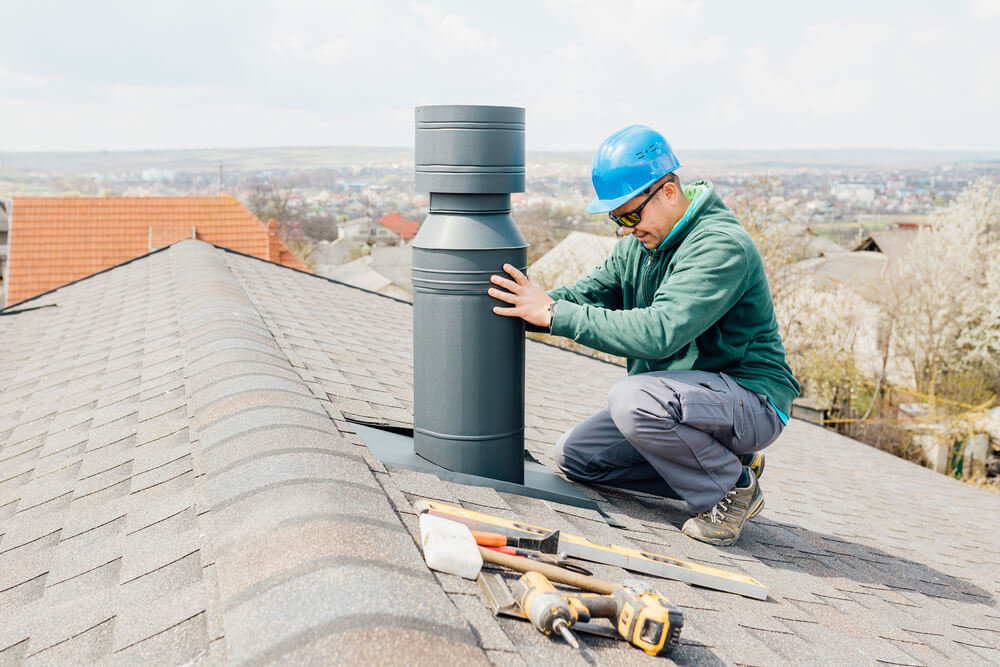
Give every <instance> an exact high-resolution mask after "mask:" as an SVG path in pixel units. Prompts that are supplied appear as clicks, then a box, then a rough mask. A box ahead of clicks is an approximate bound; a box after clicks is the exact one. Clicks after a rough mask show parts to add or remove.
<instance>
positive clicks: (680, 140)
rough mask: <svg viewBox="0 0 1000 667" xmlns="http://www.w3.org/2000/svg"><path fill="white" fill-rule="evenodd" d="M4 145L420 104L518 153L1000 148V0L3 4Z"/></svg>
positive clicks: (358, 131)
mask: <svg viewBox="0 0 1000 667" xmlns="http://www.w3.org/2000/svg"><path fill="white" fill-rule="evenodd" d="M0 15H2V16H3V22H2V26H0V152H7V151H56V150H73V151H78V150H142V149H180V148H210V147H256V146H335V145H352V146H359V145H363V146H409V145H412V144H413V117H414V111H413V110H414V107H416V106H420V105H426V104H497V105H505V106H522V107H525V108H526V109H527V148H528V150H529V151H531V150H593V149H594V148H596V146H597V145H598V144H599V143H600V142H601V141H602V140H603V139H604V137H606V136H608V135H610V134H611V133H613V132H615V131H616V130H618V129H620V128H622V127H624V126H626V125H631V124H633V123H642V124H646V125H650V126H652V127H654V128H656V129H658V130H659V131H661V132H662V133H663V134H664V135H666V136H667V139H668V140H669V141H670V142H671V143H672V144H673V145H674V148H675V150H678V149H684V148H688V149H699V150H700V149H739V150H766V149H782V150H785V149H830V148H833V149H838V148H839V149H843V148H893V149H919V150H952V149H955V150H976V149H983V150H997V149H1000V123H998V119H1000V46H997V44H998V42H1000V40H998V39H997V35H998V34H1000V0H958V2H955V3H946V2H941V1H940V0H935V1H933V2H924V1H922V0H921V1H912V2H911V1H907V2H902V1H896V2H884V1H880V0H867V1H855V0H841V1H839V2H801V0H800V1H798V2H779V1H777V0H774V1H771V0H758V1H757V2H752V3H751V2H745V1H743V2H739V1H730V0H714V1H711V2H709V1H708V0H705V1H701V0H634V1H613V0H533V1H531V0H525V1H521V0H505V1H503V2H498V1H496V0H494V1H493V2H479V1H477V0H464V1H450V0H448V1H445V0H358V1H355V0H322V1H321V0H316V1H314V0H280V1H279V0H273V1H267V0H240V1H239V2H232V1H229V0H197V1H189V0H170V1H169V2H164V1H162V0H159V1H157V2H149V1H145V0H123V1H120V2H119V1H101V0H90V1H88V2H75V1H73V0H62V1H53V0H33V1H32V2H23V1H21V0H0Z"/></svg>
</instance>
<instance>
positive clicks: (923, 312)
mask: <svg viewBox="0 0 1000 667" xmlns="http://www.w3.org/2000/svg"><path fill="white" fill-rule="evenodd" d="M998 257H1000V189H998V187H997V185H996V184H995V183H994V182H992V181H991V180H990V179H986V178H984V179H980V180H978V181H976V182H975V183H971V184H970V185H969V186H968V187H967V188H966V189H965V190H964V191H962V193H961V194H960V195H959V196H958V197H957V198H956V200H955V201H954V202H953V203H952V204H951V205H950V206H948V207H947V208H946V209H942V210H940V211H938V212H936V213H935V214H934V215H932V216H931V225H930V226H929V227H927V228H924V229H921V230H920V232H919V233H918V235H917V238H916V240H915V241H914V242H913V243H912V244H911V245H910V247H909V249H908V252H907V253H906V255H905V256H904V257H903V258H902V259H901V261H900V262H899V263H898V265H897V266H895V267H893V269H892V273H891V276H890V280H889V284H888V285H887V287H886V289H885V291H884V292H883V294H882V297H881V301H882V306H883V307H884V309H885V312H886V316H887V320H888V321H889V322H890V325H891V332H892V333H891V335H892V339H893V347H894V349H895V350H896V354H898V355H900V356H902V358H904V359H905V360H906V361H907V363H908V364H909V365H910V366H911V368H912V370H913V377H914V381H915V384H916V389H917V391H920V392H922V393H924V394H927V395H929V396H931V397H932V401H933V397H934V396H935V395H936V394H937V391H938V383H939V380H940V377H941V375H942V373H943V372H946V371H948V370H968V369H976V368H984V369H986V370H987V371H992V372H993V373H994V374H1000V367H998V361H997V359H998V355H1000V266H998Z"/></svg>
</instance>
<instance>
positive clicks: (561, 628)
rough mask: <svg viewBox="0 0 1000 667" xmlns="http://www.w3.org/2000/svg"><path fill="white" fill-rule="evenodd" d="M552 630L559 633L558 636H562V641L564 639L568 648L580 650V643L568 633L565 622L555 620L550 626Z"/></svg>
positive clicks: (558, 619)
mask: <svg viewBox="0 0 1000 667" xmlns="http://www.w3.org/2000/svg"><path fill="white" fill-rule="evenodd" d="M552 629H553V630H556V631H557V632H559V634H561V635H562V637H563V639H565V640H566V642H567V643H568V644H569V645H570V646H572V647H573V648H580V642H578V641H577V640H576V637H574V636H573V633H572V632H570V631H569V626H568V625H567V624H566V621H565V620H563V619H561V618H557V619H556V620H555V622H554V623H553V624H552Z"/></svg>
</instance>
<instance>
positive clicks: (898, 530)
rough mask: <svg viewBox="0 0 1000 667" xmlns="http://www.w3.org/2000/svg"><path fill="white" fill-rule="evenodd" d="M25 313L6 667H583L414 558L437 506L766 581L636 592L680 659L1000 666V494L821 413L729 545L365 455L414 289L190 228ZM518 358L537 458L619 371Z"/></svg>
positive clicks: (406, 375) (9, 437)
mask: <svg viewBox="0 0 1000 667" xmlns="http://www.w3.org/2000/svg"><path fill="white" fill-rule="evenodd" d="M38 305H45V306H50V307H45V308H41V309H38V310H32V311H24V312H20V313H19V314H11V315H9V316H3V317H0V335H2V336H3V338H4V340H5V343H6V344H5V347H4V349H3V351H2V352H0V355H2V356H0V382H2V383H3V386H4V387H5V391H4V393H3V395H2V397H0V471H3V474H0V660H3V661H8V660H9V661H12V662H15V663H20V662H34V661H37V660H45V661H67V660H71V659H72V660H89V661H113V662H123V663H124V662H127V663H135V662H140V661H141V662H147V661H152V662H165V663H171V664H178V663H185V662H189V661H192V660H195V659H202V660H205V661H207V662H211V663H225V662H254V663H261V662H270V661H278V660H281V661H283V662H289V661H293V662H294V661H298V662H321V661H322V662H342V663H355V662H361V661H366V662H371V663H376V662H377V663H386V662H407V663H412V664H465V663H471V664H477V663H482V664H485V663H486V662H492V663H505V664H506V663H517V664H522V663H528V664H534V663H536V662H539V661H542V660H545V661H548V662H552V663H553V664H583V662H584V661H583V659H582V658H581V657H580V655H579V654H578V653H575V652H573V651H571V650H570V649H569V648H568V647H566V646H565V645H563V644H560V643H558V642H554V641H552V640H551V639H549V638H546V637H543V636H541V635H539V634H538V633H537V632H536V631H535V630H534V629H532V628H531V627H530V625H527V624H524V623H521V622H518V621H514V620H510V619H499V620H498V619H495V618H493V617H492V616H491V615H490V614H489V613H488V612H487V610H486V608H485V606H484V604H483V602H482V599H481V597H480V596H479V593H478V589H477V587H476V586H475V584H474V583H472V582H468V581H465V580H461V579H458V578H456V577H450V576H447V575H441V574H436V573H432V572H430V571H429V570H427V569H426V567H424V564H423V561H422V558H421V556H420V552H419V549H418V547H417V543H418V541H419V529H418V527H417V518H416V515H415V514H414V510H413V506H412V502H413V501H414V500H415V499H416V498H418V497H431V498H434V499H438V500H443V501H447V502H452V503H456V504H460V505H463V506H465V507H468V508H470V509H476V510H479V511H485V512H490V513H493V514H497V515H501V516H506V517H508V518H512V519H519V520H523V521H526V522H528V523H532V524H536V525H543V526H548V527H551V528H557V529H561V530H564V531H568V532H572V533H576V534H582V535H586V536H588V537H590V538H591V539H594V540H598V541H602V542H608V543H617V544H625V545H629V546H633V547H642V548H646V549H651V550H654V551H658V552H661V553H665V554H668V555H671V556H674V557H678V558H683V559H687V560H692V561H695V562H701V563H706V564H709V565H712V566H716V567H723V568H728V569H732V570H734V571H737V572H744V573H746V574H750V575H752V576H754V577H756V578H757V579H759V580H760V581H761V582H763V583H764V584H766V585H768V586H769V587H770V589H771V597H770V598H769V599H768V600H767V601H766V602H760V601H756V600H750V599H745V598H740V597H737V596H733V595H729V594H725V593H719V592H716V591H711V590H706V589H700V588H695V587H692V586H687V585H684V584H681V583H678V582H673V581H667V580H661V579H653V580H651V581H652V583H654V584H655V585H656V587H657V588H658V589H659V590H660V591H661V592H663V593H664V594H665V595H666V596H667V597H668V598H670V599H671V600H673V601H674V602H675V603H677V604H679V605H681V606H682V608H683V609H684V612H685V625H684V630H683V633H682V635H681V641H682V644H681V647H680V648H679V649H678V651H677V652H676V653H675V654H674V655H673V658H674V659H675V660H676V661H677V662H700V663H706V664H717V663H720V662H722V663H755V664H785V663H789V662H811V663H829V662H838V663H869V664H870V663H872V662H879V661H881V662H886V663H904V664H910V663H927V662H930V663H934V664H969V663H984V662H989V663H997V662H1000V649H998V642H997V639H996V638H997V636H1000V635H998V633H1000V611H998V609H1000V606H998V603H997V599H996V596H997V594H998V592H1000V581H998V580H997V573H996V563H997V562H998V561H1000V536H998V535H997V533H996V531H992V530H988V529H984V521H986V520H987V519H988V518H989V517H995V516H997V515H998V512H1000V498H997V497H995V496H992V495H990V494H987V493H986V492H984V491H981V490H979V489H975V488H972V487H969V486H966V485H963V484H961V483H960V482H957V481H956V480H953V479H948V478H946V477H944V476H942V475H938V474H936V473H933V472H931V471H928V470H925V469H922V468H919V467H917V466H915V465H913V464H910V463H908V462H905V461H902V460H899V459H896V458H894V457H892V456H890V455H888V454H885V453H883V452H879V451H877V450H874V449H872V448H870V447H867V446H865V445H862V444H860V443H857V442H854V441H851V440H849V439H847V438H843V437H840V436H838V435H835V434H833V433H831V432H829V431H826V430H823V429H821V428H819V427H815V426H812V425H809V424H806V423H804V422H800V421H797V420H793V421H792V422H791V423H790V425H789V427H788V428H787V429H786V431H785V433H784V434H783V435H782V437H781V438H780V439H779V441H778V442H777V443H775V444H774V445H772V447H771V448H769V449H768V464H767V473H766V475H765V477H764V479H763V480H762V485H763V487H764V490H765V494H766V499H767V506H766V507H765V509H764V511H763V512H762V514H761V515H760V516H759V517H758V518H757V519H756V520H755V521H753V522H752V523H750V524H748V526H747V528H746V529H745V533H744V536H743V538H742V539H741V541H740V543H739V544H738V545H737V546H735V547H733V548H729V549H719V548H716V547H712V546H709V545H706V544H702V543H699V542H695V541H693V540H690V539H688V538H687V537H685V536H684V535H682V534H681V533H680V532H679V530H678V526H679V525H680V524H681V523H682V521H683V519H684V518H685V513H684V510H683V508H682V507H681V506H680V505H679V504H677V503H675V502H673V501H669V500H664V499H659V498H653V497H649V496H643V495H641V494H627V493H623V492H619V491H616V490H613V489H608V488H605V487H581V490H582V491H583V492H584V493H586V494H588V495H590V496H592V497H594V498H595V499H596V500H597V501H598V503H599V504H600V506H601V508H602V509H603V510H605V511H606V512H608V513H610V514H613V515H614V516H615V517H616V518H618V519H619V520H621V521H622V522H623V523H624V524H626V525H627V529H626V530H619V529H614V528H611V527H610V526H608V525H607V524H606V523H605V522H604V521H603V520H602V519H601V517H600V516H599V515H598V514H597V513H596V512H592V511H588V510H581V509H579V508H572V507H564V506H561V505H557V504H552V503H547V502H544V501H540V500H536V499H531V498H523V497H520V496H511V495H508V494H502V493H497V492H496V491H493V490H492V489H481V488H474V487H466V486H462V485H459V484H454V483H450V482H444V481H442V480H440V479H438V478H437V477H434V476H432V475H425V474H421V473H415V472H411V471H405V470H398V469H394V468H391V467H386V466H383V465H382V464H381V463H380V462H378V461H377V460H376V459H374V458H373V457H372V456H371V455H370V454H369V453H368V451H367V449H366V448H365V447H364V445H363V444H361V441H360V439H359V438H358V436H357V435H356V434H355V433H354V432H353V431H352V426H351V424H350V422H348V421H346V419H345V417H347V416H355V417H359V418H362V419H364V420H366V421H374V422H383V423H396V424H404V425H409V424H410V423H411V422H410V421H409V419H410V415H411V414H412V389H411V387H412V350H411V348H410V345H409V340H410V322H411V321H412V312H411V306H410V305H409V304H405V303H401V302H398V301H395V300H391V299H387V298H383V297H380V296H378V295H375V294H371V293H367V292H364V291H362V290H358V289H355V288H351V287H348V286H344V285H341V284H337V283H335V282H332V281H328V280H324V279H322V278H318V277H315V276H311V275H307V274H303V273H300V272H296V271H289V270H288V269H286V268H284V267H281V266H278V265H275V264H271V263H267V262H262V261H259V260H256V259H253V258H250V257H246V256H243V255H239V254H236V253H229V252H224V251H223V250H220V249H217V248H213V247H211V246H209V245H207V244H204V243H200V242H197V241H182V242H179V243H177V244H175V245H173V246H171V247H170V248H169V249H168V250H165V251H163V252H159V253H155V254H151V255H148V256H146V257H143V258H142V259H140V260H139V261H136V262H133V263H131V264H127V265H123V266H120V267H117V268H115V269H114V270H112V271H109V272H105V273H102V274H99V275H96V276H93V277H91V278H88V279H86V280H82V281H79V282H77V283H74V284H72V285H68V286H65V287H62V288H60V289H58V290H56V291H54V292H51V293H49V294H47V295H44V296H42V297H40V299H39V300H38ZM12 310H14V311H16V310H17V309H16V308H15V309H8V311H6V312H8V313H9V312H11V311H12ZM527 358H528V366H527V377H526V405H527V406H528V408H527V414H526V425H527V429H526V445H527V447H528V449H529V450H530V451H531V453H532V454H533V455H534V456H535V457H536V458H538V459H539V460H541V461H543V462H545V463H547V464H549V465H551V464H552V457H551V445H552V441H553V439H554V437H555V436H556V434H558V433H560V432H561V431H562V430H564V429H566V428H568V427H570V426H571V425H572V424H574V423H575V422H577V421H578V420H580V419H582V418H584V417H586V416H587V415H588V414H590V413H591V412H592V411H596V410H598V409H600V408H601V407H603V404H604V401H605V396H606V394H607V390H608V388H609V387H610V386H611V385H612V384H613V383H614V382H616V381H617V380H618V379H620V378H621V377H623V376H624V371H623V369H621V368H620V367H617V366H614V365H610V364H605V363H602V362H600V361H597V360H594V359H590V358H586V357H583V356H580V355H576V354H573V353H570V352H566V351H564V350H560V349H556V348H553V347H549V346H545V345H542V344H538V343H534V342H529V343H528V345H527ZM554 378H558V379H557V380H556V379H554ZM984 517H985V518H984ZM593 569H594V570H595V574H597V575H598V576H600V577H602V578H606V579H611V580H619V581H620V580H622V579H624V578H627V577H629V576H634V575H629V574H628V573H626V572H624V571H623V570H620V569H618V568H613V567H609V566H602V565H597V564H595V565H594V566H593ZM584 641H586V642H587V643H588V645H589V646H590V647H591V649H592V650H593V651H595V652H596V653H597V655H598V656H599V657H600V659H601V660H603V661H605V662H607V663H609V664H610V663H615V664H623V663H627V664H640V663H644V662H649V663H650V664H654V663H653V660H654V659H653V658H650V657H649V656H646V655H645V654H644V653H642V652H640V651H637V650H636V649H634V648H631V647H629V646H627V645H625V644H623V643H616V642H610V641H608V640H598V639H592V638H589V637H585V638H584ZM656 664H659V663H656Z"/></svg>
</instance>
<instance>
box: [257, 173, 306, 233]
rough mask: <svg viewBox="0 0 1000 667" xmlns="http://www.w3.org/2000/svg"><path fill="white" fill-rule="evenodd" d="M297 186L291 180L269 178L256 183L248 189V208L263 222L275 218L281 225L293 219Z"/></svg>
mask: <svg viewBox="0 0 1000 667" xmlns="http://www.w3.org/2000/svg"><path fill="white" fill-rule="evenodd" d="M294 190H295V184H294V183H293V182H292V181H291V180H289V179H281V178H268V179H267V180H266V181H255V182H253V183H251V184H250V187H249V188H248V189H247V207H248V208H249V209H250V210H251V211H252V212H253V214H254V215H256V216H257V217H258V218H259V219H261V220H270V219H271V218H274V219H275V220H277V221H278V222H279V223H282V222H286V221H288V220H290V219H291V216H292V207H291V198H292V193H293V192H294Z"/></svg>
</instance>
